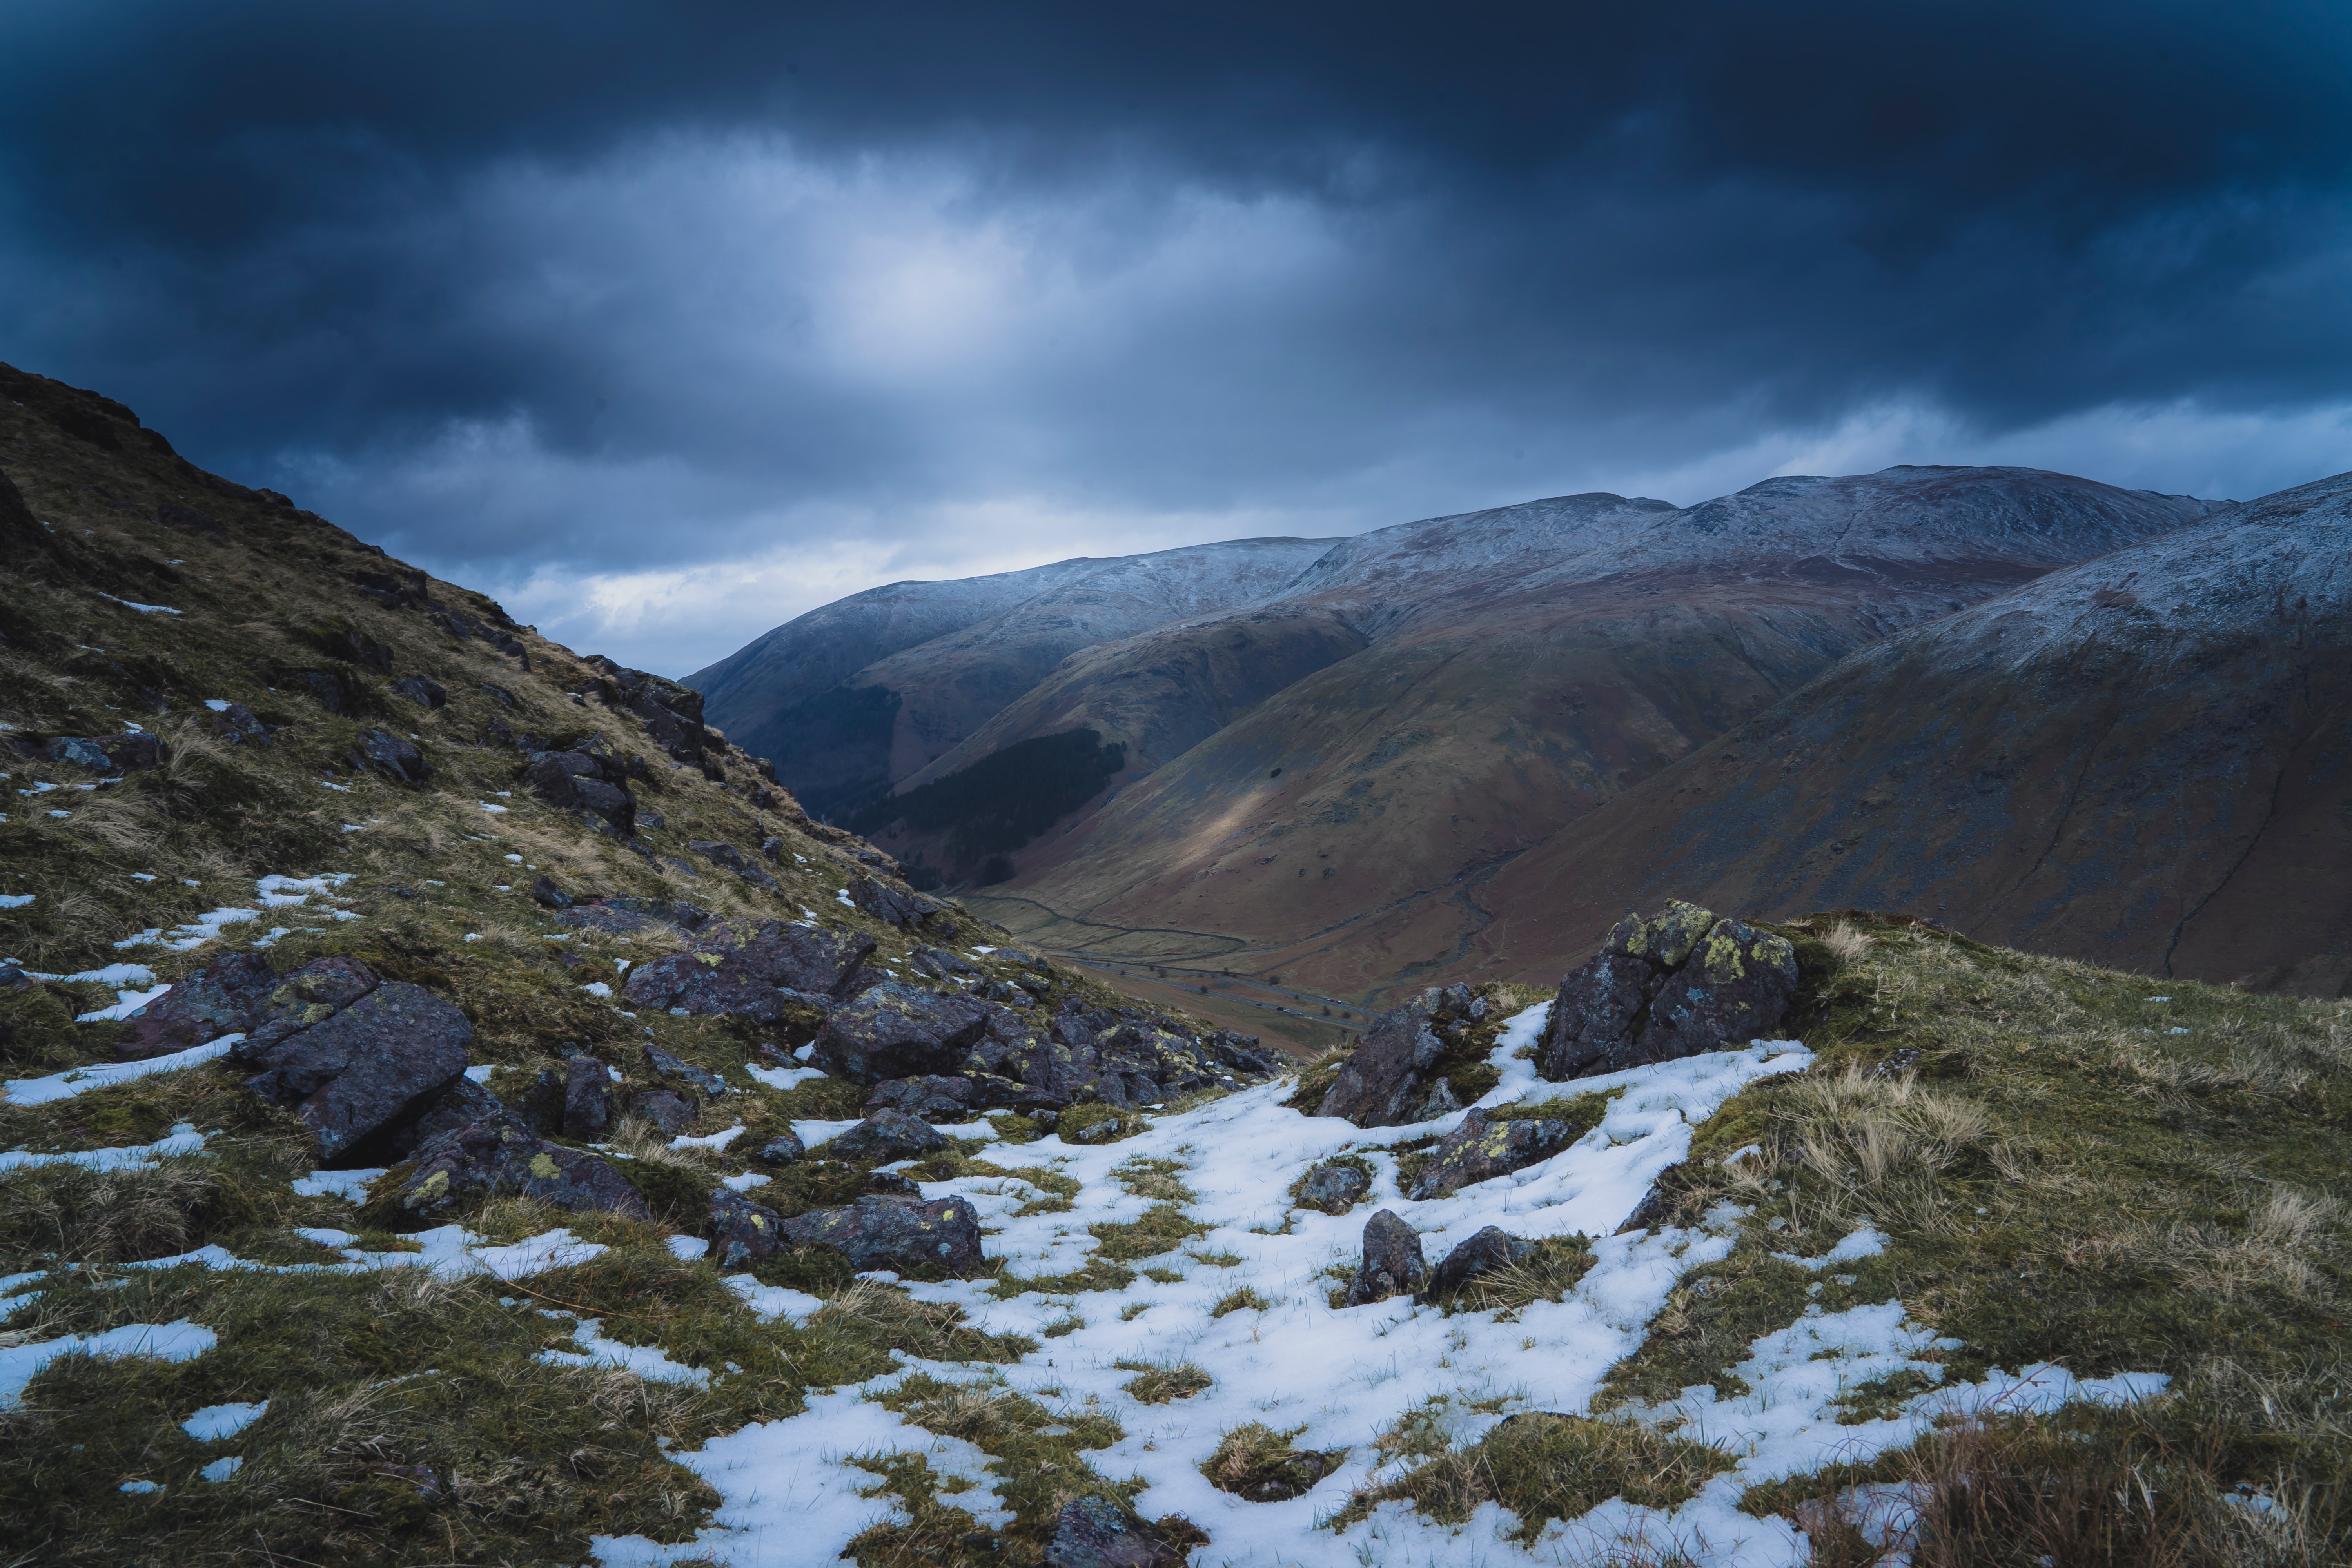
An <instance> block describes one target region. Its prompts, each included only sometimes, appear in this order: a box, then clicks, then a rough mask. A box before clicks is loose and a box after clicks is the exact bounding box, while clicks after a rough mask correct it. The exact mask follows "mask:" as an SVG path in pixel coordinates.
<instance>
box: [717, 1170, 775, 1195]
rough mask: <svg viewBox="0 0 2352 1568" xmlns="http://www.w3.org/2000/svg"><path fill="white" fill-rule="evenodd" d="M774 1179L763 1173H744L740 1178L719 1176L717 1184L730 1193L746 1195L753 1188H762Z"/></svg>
mask: <svg viewBox="0 0 2352 1568" xmlns="http://www.w3.org/2000/svg"><path fill="white" fill-rule="evenodd" d="M773 1179H774V1178H773V1177H772V1176H769V1175H768V1174H766V1173H764V1172H760V1171H746V1172H744V1173H742V1174H741V1175H740V1176H721V1177H719V1185H720V1186H722V1187H725V1188H726V1189H727V1190H728V1191H729V1192H730V1193H747V1192H750V1191H751V1189H752V1188H753V1187H764V1186H766V1185H767V1184H769V1183H770V1182H771V1181H772V1180H773Z"/></svg>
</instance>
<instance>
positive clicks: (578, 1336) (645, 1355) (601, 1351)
mask: <svg viewBox="0 0 2352 1568" xmlns="http://www.w3.org/2000/svg"><path fill="white" fill-rule="evenodd" d="M678 1239H680V1240H683V1239H685V1238H684V1237H679V1238H678ZM706 1245H708V1244H706ZM603 1322H604V1320H603V1319H602V1318H590V1319H589V1320H588V1321H585V1322H583V1323H582V1324H581V1325H580V1326H579V1327H577V1328H575V1329H573V1330H572V1342H574V1343H576V1344H577V1345H579V1346H580V1348H579V1349H578V1350H576V1351H541V1352H539V1354H538V1355H537V1357H535V1358H534V1359H536V1360H539V1361H543V1362H545V1363H548V1364H549V1365H550V1366H605V1367H614V1368H617V1369H618V1370H620V1371H622V1372H627V1373H635V1374H636V1375H637V1376H639V1377H642V1378H645V1379H646V1380H647V1381H648V1382H653V1383H690V1384H694V1385H695V1386H696V1387H698V1388H707V1387H709V1384H710V1373H709V1372H707V1371H705V1370H704V1369H702V1368H701V1367H698V1366H684V1365H681V1364H680V1363H677V1362H674V1361H672V1360H670V1359H669V1357H668V1356H667V1354H665V1353H664V1352H662V1350H661V1349H660V1348H659V1347H658V1346H656V1345H625V1344H623V1343H621V1342H619V1341H618V1340H608V1339H606V1338H604V1336H603V1335H601V1334H599V1333H598V1332H597V1331H596V1330H597V1327H598V1326H599V1325H600V1324H601V1323H603Z"/></svg>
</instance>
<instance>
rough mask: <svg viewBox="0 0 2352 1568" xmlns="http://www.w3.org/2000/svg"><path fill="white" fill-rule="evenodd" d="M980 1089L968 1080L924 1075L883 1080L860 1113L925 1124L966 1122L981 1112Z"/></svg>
mask: <svg viewBox="0 0 2352 1568" xmlns="http://www.w3.org/2000/svg"><path fill="white" fill-rule="evenodd" d="M980 1094H981V1091H980V1086H979V1085H978V1084H976V1083H974V1082H973V1081H972V1080H971V1079H968V1078H941V1077H940V1076H938V1075H936V1074H927V1075H925V1076H923V1077H920V1078H894V1079H883V1081H881V1082H880V1083H877V1084H876V1085H875V1086H874V1092H873V1093H872V1094H869V1095H867V1096H866V1104H865V1105H864V1106H863V1107H862V1108H861V1109H862V1110H864V1113H865V1114H866V1115H868V1116H871V1115H873V1114H874V1113H875V1112H876V1111H877V1110H903V1111H905V1112H906V1113H907V1114H908V1115H909V1116H912V1117H916V1118H919V1120H921V1121H971V1119H972V1117H973V1116H974V1115H975V1114H976V1113H977V1112H978V1110H979V1109H980Z"/></svg>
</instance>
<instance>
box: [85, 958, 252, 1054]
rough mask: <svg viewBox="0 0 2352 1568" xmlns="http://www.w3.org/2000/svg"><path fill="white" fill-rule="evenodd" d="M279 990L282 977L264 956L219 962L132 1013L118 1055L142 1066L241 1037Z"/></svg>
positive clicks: (117, 1047)
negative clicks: (149, 1060) (216, 1041)
mask: <svg viewBox="0 0 2352 1568" xmlns="http://www.w3.org/2000/svg"><path fill="white" fill-rule="evenodd" d="M277 988H278V973H277V971H275V970H273V969H271V968H270V967H269V960H268V959H267V958H265V957H263V956H262V955H261V954H260V953H257V952H236V953H230V954H229V955H227V956H226V957H224V958H216V959H215V960H213V961H212V963H208V964H206V965H205V967H204V968H202V969H200V970H198V971H196V973H194V974H191V975H189V976H188V977H187V978H186V979H185V980H183V981H180V982H179V983H178V984H174V985H173V987H172V988H171V989H170V990H169V991H166V992H165V993H163V995H161V996H158V997H157V998H156V999H155V1000H154V1001H152V1002H150V1003H148V1004H147V1005H145V1006H144V1007H142V1008H140V1009H139V1011H137V1012H136V1013H133V1014H131V1016H130V1018H129V1019H128V1020H127V1027H126V1028H125V1030H124V1032H123V1037H122V1039H121V1042H120V1043H119V1044H118V1045H116V1047H114V1050H115V1054H116V1055H117V1056H119V1057H121V1058H122V1059H123V1060H124V1061H141V1060H144V1059H145V1058H149V1057H161V1056H169V1055H170V1054H171V1053H173V1051H184V1050H186V1049H187V1048H188V1047H191V1046H201V1045H203V1044H204V1043H205V1041H207V1040H213V1039H217V1038H219V1037H221V1036H223V1035H232V1034H238V1033H242V1032H243V1031H245V1030H247V1029H249V1028H251V1027H252V1026H253V1022H254V1020H255V1018H256V1017H257V1016H258V1015H259V1013H260V1012H261V1009H262V1007H263V1005H264V1004H265V1003H266V1002H267V1000H268V995H269V993H270V992H272V991H274V990H276V989H277Z"/></svg>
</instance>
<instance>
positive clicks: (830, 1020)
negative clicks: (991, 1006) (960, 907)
mask: <svg viewBox="0 0 2352 1568" xmlns="http://www.w3.org/2000/svg"><path fill="white" fill-rule="evenodd" d="M988 1020H989V1015H988V1012H987V1010H986V1008H985V1007H984V1006H983V1005H982V1004H980V1003H978V1002H974V1001H971V999H970V998H968V997H963V996H950V995H947V994H944V993H941V992H938V991H929V990H926V989H924V988H923V987H921V986H919V985H910V984H907V983H906V982H905V981H903V980H888V981H885V982H883V983H882V984H879V985H877V986H875V987H873V988H872V989H871V990H868V991H866V992H864V993H862V994H859V995H858V996H857V997H856V998H855V999H854V1000H852V1001H849V1002H846V1003H844V1004H843V1005H841V1006H839V1007H837V1008H835V1010H834V1011H833V1012H832V1014H830V1015H829V1016H827V1017H826V1018H825V1021H824V1027H823V1028H821V1029H819V1030H818V1031H817V1034H816V1038H815V1039H814V1041H812V1042H811V1045H812V1047H814V1048H813V1049H812V1050H811V1052H810V1056H809V1060H810V1061H811V1063H812V1064H814V1066H816V1067H819V1068H824V1070H825V1071H826V1072H827V1073H829V1074H831V1075H832V1076H833V1077H835V1078H845V1079H849V1080H850V1081H851V1082H853V1083H861V1084H875V1083H879V1082H881V1081H882V1080H883V1079H893V1078H919V1077H924V1076H929V1075H941V1076H944V1075H947V1074H951V1073H953V1072H954V1071H955V1070H956V1068H960V1067H961V1066H962V1065H963V1061H964V1058H966V1057H967V1056H969V1055H971V1050H972V1047H974V1046H977V1045H978V1044H980V1042H981V1039H982V1037H983V1036H984V1035H986V1033H987V1032H988Z"/></svg>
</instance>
